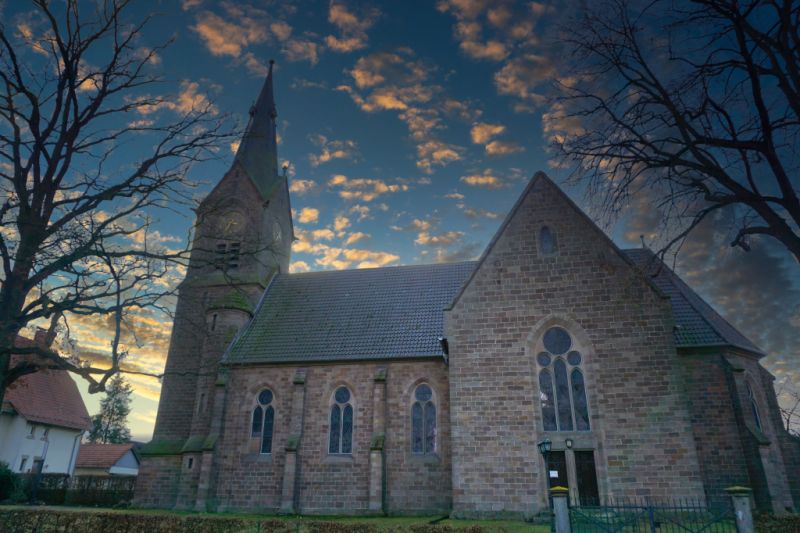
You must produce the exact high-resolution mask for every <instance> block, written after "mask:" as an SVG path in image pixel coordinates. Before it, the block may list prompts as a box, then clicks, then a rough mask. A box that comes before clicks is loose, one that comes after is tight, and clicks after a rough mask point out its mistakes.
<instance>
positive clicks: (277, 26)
mask: <svg viewBox="0 0 800 533" xmlns="http://www.w3.org/2000/svg"><path fill="white" fill-rule="evenodd" d="M269 29H270V31H272V34H273V35H275V37H276V38H277V39H278V40H279V41H285V40H287V39H288V38H289V37H291V35H292V27H291V26H289V24H287V23H286V22H284V21H282V20H278V21H275V22H273V23H272V24H270V25H269Z"/></svg>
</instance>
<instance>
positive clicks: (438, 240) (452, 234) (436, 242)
mask: <svg viewBox="0 0 800 533" xmlns="http://www.w3.org/2000/svg"><path fill="white" fill-rule="evenodd" d="M463 236H464V232H463V231H445V232H444V233H440V234H438V235H431V234H430V233H428V232H426V231H423V232H421V233H420V234H419V235H417V238H416V239H415V240H414V242H415V243H416V244H419V245H421V246H450V245H451V244H453V243H455V242H457V241H458V240H459V239H461V237H463Z"/></svg>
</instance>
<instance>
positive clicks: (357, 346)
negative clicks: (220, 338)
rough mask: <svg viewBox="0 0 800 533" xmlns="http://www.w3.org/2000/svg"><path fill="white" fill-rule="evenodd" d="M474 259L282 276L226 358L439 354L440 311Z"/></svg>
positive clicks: (243, 360)
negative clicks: (470, 260) (435, 263)
mask: <svg viewBox="0 0 800 533" xmlns="http://www.w3.org/2000/svg"><path fill="white" fill-rule="evenodd" d="M474 267H475V263H474V262H465V263H450V264H438V265H416V266H400V267H385V268H367V269H360V270H338V271H326V272H310V273H305V274H281V275H279V276H277V277H276V278H275V279H274V281H273V282H272V284H271V285H270V286H269V288H268V289H267V291H266V293H265V294H264V296H263V298H262V301H261V302H260V303H259V308H258V309H257V310H256V314H255V317H254V318H253V320H252V321H251V322H250V324H249V325H248V326H247V327H246V328H245V330H244V331H243V332H242V334H241V335H240V336H239V338H238V339H237V340H235V341H234V343H233V345H232V346H231V348H230V349H229V351H228V353H227V354H226V356H225V357H226V360H227V361H228V362H231V363H247V362H289V361H341V360H358V359H397V358H409V357H431V356H442V349H441V346H440V344H439V340H438V338H439V337H440V336H441V335H442V321H443V312H442V310H443V309H444V308H445V307H446V306H447V305H448V304H449V303H450V300H452V298H453V297H454V296H455V294H456V293H457V292H458V289H459V288H460V287H461V284H462V283H464V281H465V280H466V279H467V277H469V275H470V273H471V272H472V269H473V268H474Z"/></svg>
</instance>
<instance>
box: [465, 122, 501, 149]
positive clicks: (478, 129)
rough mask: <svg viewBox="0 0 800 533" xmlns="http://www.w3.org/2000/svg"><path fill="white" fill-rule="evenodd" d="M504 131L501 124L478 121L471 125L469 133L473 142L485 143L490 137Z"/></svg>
mask: <svg viewBox="0 0 800 533" xmlns="http://www.w3.org/2000/svg"><path fill="white" fill-rule="evenodd" d="M504 131H506V127H505V126H503V125H502V124H489V123H486V122H478V123H476V124H474V125H473V126H472V129H471V130H470V132H469V134H470V138H471V139H472V142H473V143H474V144H486V143H488V142H489V141H490V140H491V139H492V137H495V136H497V135H500V134H501V133H503V132H504Z"/></svg>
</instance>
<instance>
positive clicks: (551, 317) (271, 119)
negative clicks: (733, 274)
mask: <svg viewBox="0 0 800 533" xmlns="http://www.w3.org/2000/svg"><path fill="white" fill-rule="evenodd" d="M250 115H251V117H250V121H249V124H248V127H247V130H246V132H245V134H244V137H243V138H242V141H241V144H240V146H239V148H238V152H237V154H236V156H235V159H234V162H233V164H232V166H231V168H230V170H229V171H228V172H227V173H226V174H225V175H224V176H223V177H222V179H221V180H220V181H219V183H218V184H217V185H216V187H215V188H214V189H213V190H212V191H211V192H210V193H209V194H208V196H207V197H206V198H205V199H204V200H203V201H202V203H201V204H200V206H199V208H198V209H197V221H196V226H195V232H194V240H193V244H192V246H193V248H192V256H191V262H190V265H189V268H188V271H187V275H186V278H185V280H184V281H183V282H182V283H181V285H180V287H179V289H180V292H179V298H178V302H177V308H176V312H175V320H174V325H173V331H172V337H171V344H170V349H169V353H168V358H167V363H166V370H165V376H164V379H163V387H162V392H161V400H160V404H159V409H158V418H157V422H156V426H155V431H154V435H153V440H152V441H151V442H150V443H149V444H147V445H146V446H145V447H144V448H143V449H142V451H141V455H142V461H141V465H140V469H139V476H138V479H137V484H136V491H135V497H134V504H135V505H137V506H141V507H156V508H171V509H189V510H198V511H228V510H231V511H232V510H246V511H252V512H272V513H274V512H281V513H307V514H315V513H316V514H323V513H324V514H331V513H342V514H370V513H387V514H422V513H450V514H451V515H452V516H454V517H528V516H531V515H534V514H536V513H538V512H540V511H542V510H546V509H547V507H548V505H549V504H548V488H549V487H552V486H556V485H560V486H565V487H568V488H569V490H570V495H571V498H572V500H573V502H576V504H582V505H588V504H591V503H593V502H597V501H598V500H600V501H604V500H606V499H607V498H620V497H649V498H653V499H668V498H697V499H700V500H704V501H708V502H712V501H715V500H720V499H721V498H724V497H725V494H724V492H723V490H724V488H726V487H729V486H732V485H744V486H747V487H751V488H752V489H753V495H754V500H755V504H756V506H757V507H758V508H759V509H762V510H773V511H777V512H781V511H785V510H787V509H798V508H800V475H798V474H799V473H800V441H798V439H797V438H795V437H792V436H791V435H789V434H788V433H787V432H786V431H785V430H784V428H783V425H782V423H781V417H780V412H779V409H778V404H777V400H776V397H775V393H774V389H773V380H774V377H773V376H772V375H771V374H770V373H769V372H768V371H767V370H766V369H765V368H764V367H763V366H762V365H761V364H760V363H759V361H760V360H761V359H762V358H763V357H764V356H765V354H764V352H762V351H761V350H760V349H759V348H758V347H757V346H755V345H754V344H753V343H752V342H750V341H749V340H748V339H747V338H746V337H745V336H744V335H742V334H741V333H740V332H739V331H737V330H736V329H735V328H734V327H733V326H732V325H731V324H730V323H729V322H727V321H726V320H725V319H724V318H723V317H721V316H720V315H719V314H718V313H716V312H715V311H714V309H713V308H712V307H711V306H710V305H708V304H707V303H706V302H705V301H703V300H702V299H701V298H700V297H699V296H698V295H697V294H696V293H695V292H694V291H693V290H692V289H691V288H690V287H689V286H688V285H687V284H686V283H684V282H683V281H682V280H681V279H680V278H679V277H678V276H677V275H676V274H675V273H674V272H672V271H671V270H670V269H669V268H667V267H666V266H664V265H662V264H660V263H659V261H658V260H657V259H656V258H655V257H654V256H653V254H652V253H650V252H649V251H648V250H645V249H636V250H620V249H619V248H618V247H617V246H616V245H615V244H614V243H613V242H612V241H611V240H610V239H609V238H608V237H607V236H606V235H605V234H604V233H603V231H602V230H601V229H599V228H598V227H597V226H596V225H595V224H594V223H593V222H592V221H591V220H590V219H589V217H587V216H586V215H585V214H584V213H583V212H582V211H581V210H580V209H579V208H578V207H577V206H576V205H575V204H574V203H573V202H572V201H571V200H570V199H569V197H568V196H567V195H566V194H564V193H563V192H562V191H561V190H560V189H559V187H558V186H557V185H556V184H555V183H553V182H552V181H551V180H550V179H549V178H548V177H547V176H546V175H544V174H543V173H541V172H540V173H537V174H536V175H534V176H533V178H532V179H531V181H530V182H529V184H528V186H527V187H526V189H525V191H524V192H523V193H522V195H521V196H520V197H519V199H518V200H517V202H516V204H515V205H514V206H513V208H511V209H510V210H509V213H508V215H507V217H506V219H505V220H504V221H503V223H502V225H501V226H500V228H499V229H498V230H497V233H496V234H495V236H494V237H493V239H492V240H491V242H489V244H488V246H487V247H486V249H485V250H484V252H483V254H482V255H481V257H480V258H479V260H477V261H470V262H461V263H450V264H447V263H445V264H430V265H412V266H398V267H384V268H369V269H362V270H341V271H325V272H310V273H301V274H290V273H289V270H288V265H289V259H290V254H291V244H292V240H293V232H292V219H291V207H290V198H289V187H288V183H287V177H286V175H285V173H283V174H281V173H279V171H278V157H277V143H276V127H275V126H276V116H277V112H276V107H275V102H274V97H273V87H272V69H271V67H270V72H269V75H268V76H267V79H266V82H265V84H264V87H263V89H262V91H261V93H260V95H259V97H258V99H257V101H256V104H255V105H254V107H253V108H252V109H251V111H250ZM543 442H547V443H549V446H550V448H551V449H550V451H549V453H547V454H546V456H545V455H543V454H542V453H540V450H539V444H540V443H543Z"/></svg>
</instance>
